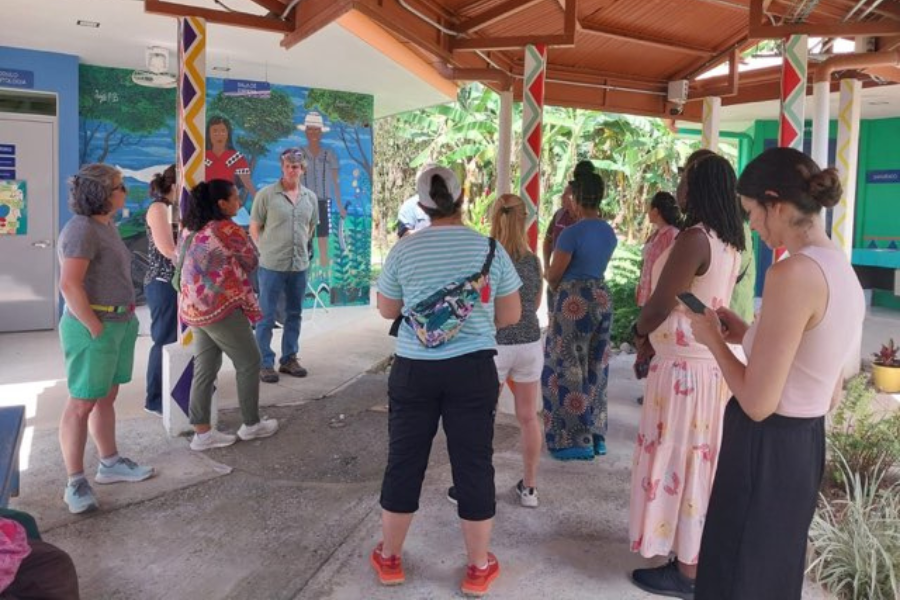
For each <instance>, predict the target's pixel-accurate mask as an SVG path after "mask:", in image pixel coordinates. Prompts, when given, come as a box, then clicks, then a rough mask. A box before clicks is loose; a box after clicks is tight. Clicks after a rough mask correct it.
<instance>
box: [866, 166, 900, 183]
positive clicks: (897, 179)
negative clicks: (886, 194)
mask: <svg viewBox="0 0 900 600" xmlns="http://www.w3.org/2000/svg"><path fill="white" fill-rule="evenodd" d="M866 183H900V170H896V169H895V170H887V171H866Z"/></svg>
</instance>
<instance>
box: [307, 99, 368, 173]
mask: <svg viewBox="0 0 900 600" xmlns="http://www.w3.org/2000/svg"><path fill="white" fill-rule="evenodd" d="M304 107H305V108H306V109H307V110H313V109H315V110H318V111H319V112H321V113H322V114H323V115H325V116H326V117H328V119H329V120H330V121H331V122H332V125H333V126H334V128H335V129H336V130H337V133H338V136H339V137H340V138H341V142H342V143H343V144H344V149H345V150H346V151H347V154H348V155H349V156H350V158H351V159H353V161H354V162H355V163H356V164H358V165H359V166H360V167H361V168H362V170H363V172H365V174H366V176H367V177H368V178H369V181H372V160H371V158H370V157H369V155H368V154H367V153H366V151H365V144H363V141H362V138H361V137H360V135H359V134H360V129H359V128H361V127H371V126H372V121H373V120H374V110H375V104H374V98H373V97H372V96H366V95H362V94H351V93H348V92H336V91H333V90H321V89H312V90H310V91H309V95H307V96H306V102H305V104H304Z"/></svg>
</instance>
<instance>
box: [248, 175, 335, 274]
mask: <svg viewBox="0 0 900 600" xmlns="http://www.w3.org/2000/svg"><path fill="white" fill-rule="evenodd" d="M298 189H299V194H298V195H297V202H296V204H295V203H293V202H291V200H290V198H288V196H287V194H286V193H285V191H284V187H282V185H281V180H278V181H276V182H275V183H273V184H271V185H267V186H266V187H264V188H262V189H261V190H259V192H257V193H256V198H254V199H253V209H252V210H251V212H250V220H251V221H253V222H255V223H258V224H259V228H260V232H259V243H258V246H259V266H261V267H263V268H265V269H269V270H270V271H283V272H296V271H305V270H306V269H308V268H309V252H308V250H307V247H308V243H309V240H310V239H311V238H312V237H313V236H314V235H315V230H316V225H318V224H319V203H318V201H317V199H316V195H315V194H314V193H312V191H310V190H309V189H307V188H305V187H303V186H302V185H301V186H299V188H298Z"/></svg>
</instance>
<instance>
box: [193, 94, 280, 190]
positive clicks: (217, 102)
mask: <svg viewBox="0 0 900 600" xmlns="http://www.w3.org/2000/svg"><path fill="white" fill-rule="evenodd" d="M213 114H220V115H224V116H226V117H228V119H229V120H230V121H231V123H232V125H234V126H235V128H236V132H235V133H236V136H235V139H234V142H235V145H236V146H237V147H238V148H239V149H240V151H241V153H243V155H244V158H246V159H247V162H248V163H249V164H250V172H251V173H252V172H253V169H254V168H255V167H256V163H257V161H258V160H259V158H260V157H261V156H265V155H266V154H267V153H268V152H269V146H270V145H271V144H274V143H275V142H277V141H279V140H281V139H284V138H286V137H288V136H290V135H291V134H292V133H294V103H293V101H292V100H291V97H290V96H288V95H287V94H286V93H284V92H282V91H281V90H276V89H273V90H272V92H271V94H270V95H269V97H268V98H257V97H251V96H226V95H225V94H224V93H222V92H219V93H218V94H216V96H215V97H214V98H213V99H212V100H211V101H210V102H209V107H208V110H207V117H209V116H211V115H213Z"/></svg>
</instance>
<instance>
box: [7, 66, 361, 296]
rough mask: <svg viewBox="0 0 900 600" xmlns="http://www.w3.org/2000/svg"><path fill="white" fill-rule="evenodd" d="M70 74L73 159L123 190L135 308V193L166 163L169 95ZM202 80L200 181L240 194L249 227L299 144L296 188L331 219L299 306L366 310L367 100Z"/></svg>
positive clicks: (169, 155) (126, 76) (139, 274)
mask: <svg viewBox="0 0 900 600" xmlns="http://www.w3.org/2000/svg"><path fill="white" fill-rule="evenodd" d="M79 72H80V74H81V76H80V78H79V91H80V97H79V105H80V106H81V109H80V113H81V114H80V122H79V128H80V129H79V132H80V136H79V138H80V141H81V148H80V151H81V156H82V157H83V159H86V162H100V161H101V160H102V161H103V162H106V163H107V164H110V165H114V166H115V167H116V168H118V169H119V171H120V172H121V174H122V177H123V183H124V184H125V185H126V186H127V187H129V188H130V189H131V193H130V195H129V197H128V198H127V199H126V206H125V208H126V209H127V210H125V211H123V213H121V218H117V220H116V224H117V227H118V229H119V234H120V235H121V237H122V239H123V240H124V241H125V243H126V245H127V246H128V248H129V250H131V251H132V271H133V273H132V277H133V279H134V281H133V285H134V288H135V293H136V298H137V301H138V303H143V296H144V285H143V283H144V279H145V277H144V275H145V272H146V270H147V269H148V268H149V260H148V256H147V254H148V243H147V234H146V220H145V214H146V211H147V209H148V208H149V204H150V199H149V198H148V197H147V194H146V193H144V192H143V191H142V190H145V189H146V187H147V184H149V183H150V181H151V180H152V178H153V175H154V174H155V173H159V172H161V171H163V170H164V169H165V168H166V167H168V166H169V165H170V164H171V163H172V160H173V159H174V151H173V148H172V139H173V136H174V133H175V130H176V129H177V124H176V122H175V116H176V115H175V111H174V110H173V107H174V106H175V102H176V99H175V92H176V90H174V89H155V88H147V87H142V86H139V85H137V84H135V83H133V82H132V81H131V72H130V71H129V70H127V69H115V68H110V67H97V66H92V65H81V66H80V68H79ZM206 83H207V88H206V91H207V113H206V114H207V119H208V122H207V124H206V125H207V127H206V136H207V138H206V141H207V143H206V144H205V146H206V148H207V150H206V159H207V160H206V178H207V179H213V178H217V177H218V178H224V179H226V180H228V181H231V182H233V183H235V184H237V185H238V186H239V187H240V188H242V192H243V193H242V199H243V200H244V203H243V204H244V206H243V207H242V209H241V210H240V212H239V213H238V215H236V217H235V219H234V220H235V222H236V223H238V224H240V225H242V226H247V227H249V222H250V209H251V203H252V199H253V197H254V196H255V193H256V191H257V190H258V189H261V188H262V187H264V186H265V185H269V184H272V183H275V182H276V181H278V180H279V179H280V178H281V176H282V169H281V158H280V157H281V153H282V152H283V151H284V150H285V149H287V148H296V147H300V146H306V148H305V149H304V156H308V157H309V164H310V169H309V175H308V177H307V179H306V181H302V182H301V183H302V184H304V185H308V186H309V187H310V188H311V189H313V190H314V191H315V193H316V194H317V195H319V198H318V199H317V200H322V201H323V204H324V205H325V206H326V207H328V206H329V204H330V207H329V212H330V213H331V214H323V217H325V220H326V222H327V220H328V217H330V218H331V222H330V227H329V226H328V224H326V225H325V226H323V228H322V229H321V230H320V231H317V233H316V234H314V235H313V237H316V238H317V239H315V240H312V247H313V249H314V254H317V255H318V256H319V257H318V260H317V259H315V258H314V259H313V262H314V264H313V265H312V268H311V269H310V270H309V275H310V278H311V282H310V283H311V286H310V287H311V288H312V289H314V290H315V294H314V295H312V294H309V293H307V295H306V297H305V298H304V305H305V307H306V308H313V307H314V306H317V305H318V306H345V305H360V304H367V303H368V302H369V275H370V270H371V257H372V254H371V232H372V200H371V194H372V186H371V181H372V177H371V173H372V171H371V164H372V127H371V123H372V118H373V117H372V112H373V105H374V100H373V98H372V97H371V96H366V95H363V94H353V93H349V92H342V91H335V90H324V89H319V88H307V87H301V86H294V85H279V84H272V86H271V93H270V95H269V96H268V97H261V96H260V97H257V96H241V95H237V96H236V95H232V94H228V93H226V90H225V86H224V80H222V79H217V78H212V77H211V78H208V79H207V82H206ZM313 112H314V113H315V114H313ZM298 125H301V126H300V127H298ZM123 132H124V133H123ZM316 179H317V180H318V181H316ZM244 194H253V195H250V196H248V195H244ZM329 198H331V199H332V200H331V201H330V202H329V201H328V199H329ZM317 208H318V202H317ZM0 211H2V209H0ZM0 216H3V215H2V212H0ZM320 261H321V264H320ZM323 265H326V266H324V267H323ZM307 292H310V290H309V289H308V290H307Z"/></svg>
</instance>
